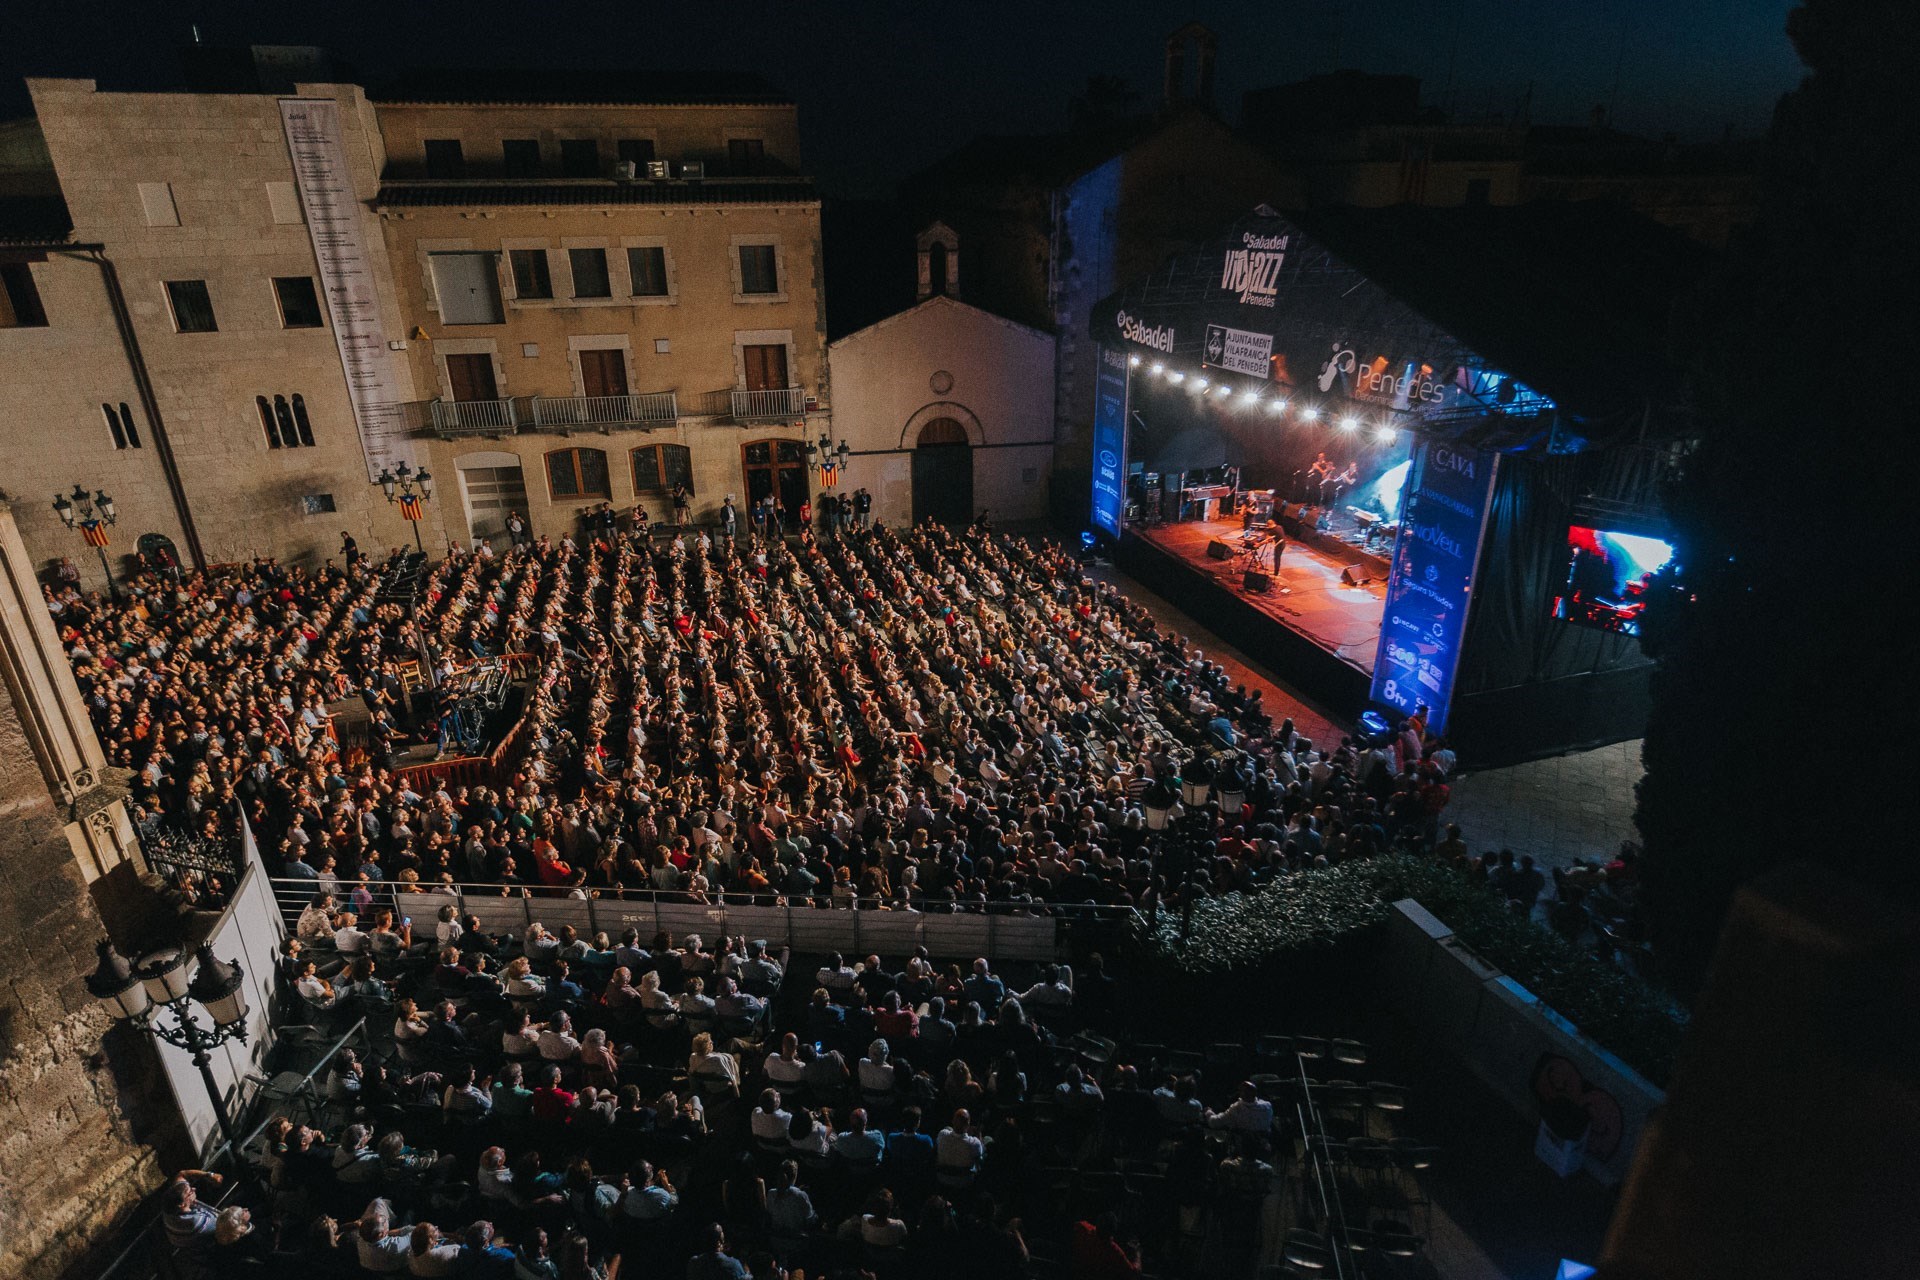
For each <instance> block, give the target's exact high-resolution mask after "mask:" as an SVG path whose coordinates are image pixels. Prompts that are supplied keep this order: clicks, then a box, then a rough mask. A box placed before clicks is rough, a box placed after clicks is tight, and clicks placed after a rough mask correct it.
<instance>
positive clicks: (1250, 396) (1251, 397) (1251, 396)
mask: <svg viewBox="0 0 1920 1280" xmlns="http://www.w3.org/2000/svg"><path fill="white" fill-rule="evenodd" d="M1240 398H1241V399H1242V400H1245V401H1246V402H1247V403H1248V404H1252V403H1253V402H1254V401H1256V400H1258V399H1259V398H1260V393H1259V392H1258V391H1248V392H1247V393H1246V394H1245V395H1244V396H1241V397H1240Z"/></svg>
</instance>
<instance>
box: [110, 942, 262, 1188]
mask: <svg viewBox="0 0 1920 1280" xmlns="http://www.w3.org/2000/svg"><path fill="white" fill-rule="evenodd" d="M96 950H97V951H98V952H99V955H100V964H99V967H98V968H96V969H95V970H94V971H93V973H92V974H91V975H89V976H88V978H87V980H86V982H87V991H88V992H89V993H90V994H91V995H92V996H93V998H94V999H95V1000H97V1001H98V1002H99V1004H100V1007H101V1008H103V1009H105V1010H106V1011H107V1014H108V1016H110V1017H111V1018H113V1020H114V1021H115V1022H118V1023H121V1024H123V1025H126V1026H130V1027H136V1028H138V1029H140V1030H142V1031H146V1032H149V1033H151V1034H152V1035H154V1036H155V1037H157V1038H159V1039H161V1040H164V1041H166V1042H167V1043H168V1044H170V1045H172V1046H174V1047H175V1048H177V1049H184V1050H186V1051H187V1052H189V1053H191V1054H192V1055H193V1065H194V1066H196V1067H198V1068H199V1069H200V1079H201V1080H202V1081H203V1082H205V1084H206V1086H207V1099H208V1101H210V1102H211V1103H212V1104H213V1116H214V1119H215V1120H217V1121H218V1122H219V1124H220V1134H221V1136H222V1137H224V1138H225V1139H226V1140H227V1149H228V1150H229V1151H230V1152H232V1153H233V1158H234V1160H235V1162H236V1163H237V1164H239V1166H240V1167H241V1168H243V1169H244V1168H245V1166H246V1162H245V1161H244V1160H243V1159H242V1158H241V1155H240V1139H239V1137H238V1136H236V1135H235V1133H234V1131H233V1122H232V1121H231V1120H230V1119H228V1117H227V1106H226V1102H225V1100H224V1099H222V1098H221V1096H220V1085H219V1083H218V1082H217V1081H216V1080H215V1079H214V1078H213V1069H212V1062H213V1059H212V1057H211V1051H212V1050H214V1049H217V1048H219V1047H220V1046H221V1045H223V1044H226V1043H227V1042H228V1041H230V1040H238V1041H240V1042H241V1043H243V1044H244V1043H245V1042H246V1039H247V998H246V992H245V990H244V989H243V987H244V980H245V974H244V972H243V971H242V970H241V968H240V962H239V961H238V960H234V961H221V960H217V959H215V958H214V954H213V948H212V947H210V946H208V945H206V944H205V943H202V944H201V946H200V949H199V950H198V951H197V952H196V953H195V954H194V956H193V960H194V961H196V962H197V966H198V967H197V969H196V970H195V972H194V973H193V975H192V978H191V980H189V978H188V973H187V970H188V956H187V953H186V951H184V950H183V949H181V948H179V947H168V948H166V949H164V950H161V951H155V952H153V953H152V954H150V955H147V956H144V957H142V958H141V960H140V963H139V965H138V966H137V967H136V966H134V965H131V964H129V963H128V962H127V958H126V957H125V956H123V955H121V954H120V953H119V952H118V951H115V950H114V949H113V943H111V942H107V941H102V942H101V943H100V944H99V945H98V947H97V948H96ZM196 1001H198V1002H199V1003H200V1004H201V1005H202V1006H203V1007H204V1008H205V1009H206V1012H207V1016H208V1017H209V1018H210V1019H211V1020H212V1023H213V1026H212V1027H211V1028H203V1027H202V1026H201V1025H200V1023H199V1020H198V1019H196V1018H195V1017H194V1015H193V1005H194V1002H196ZM162 1010H165V1011H166V1012H168V1013H170V1014H172V1015H173V1025H172V1026H166V1025H163V1024H162V1023H161V1021H160V1013H161V1011H162Z"/></svg>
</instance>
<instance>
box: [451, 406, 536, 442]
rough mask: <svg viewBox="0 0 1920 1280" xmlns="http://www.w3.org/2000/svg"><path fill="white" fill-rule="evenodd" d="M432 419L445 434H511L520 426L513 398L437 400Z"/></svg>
mask: <svg viewBox="0 0 1920 1280" xmlns="http://www.w3.org/2000/svg"><path fill="white" fill-rule="evenodd" d="M432 422H433V429H434V431H435V432H437V433H438V434H439V435H441V436H442V437H447V436H500V435H511V434H513V433H514V432H516V431H518V430H519V429H520V418H519V415H518V414H517V413H515V412H514V408H513V401H511V400H435V401H434V402H433V411H432Z"/></svg>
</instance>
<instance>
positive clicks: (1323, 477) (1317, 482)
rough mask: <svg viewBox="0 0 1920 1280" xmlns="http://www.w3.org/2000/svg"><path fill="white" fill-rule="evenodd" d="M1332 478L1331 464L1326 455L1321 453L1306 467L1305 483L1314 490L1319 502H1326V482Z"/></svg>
mask: <svg viewBox="0 0 1920 1280" xmlns="http://www.w3.org/2000/svg"><path fill="white" fill-rule="evenodd" d="M1332 479H1333V464H1332V463H1331V462H1328V461H1327V455H1326V454H1324V453H1323V454H1321V455H1320V456H1319V457H1317V458H1315V459H1314V460H1313V465H1312V466H1310V467H1308V468H1307V485H1308V486H1309V487H1310V488H1311V489H1312V490H1313V491H1314V494H1315V496H1316V497H1317V498H1318V499H1319V500H1320V502H1321V503H1323V504H1324V503H1325V502H1326V498H1327V482H1328V481H1330V480H1332Z"/></svg>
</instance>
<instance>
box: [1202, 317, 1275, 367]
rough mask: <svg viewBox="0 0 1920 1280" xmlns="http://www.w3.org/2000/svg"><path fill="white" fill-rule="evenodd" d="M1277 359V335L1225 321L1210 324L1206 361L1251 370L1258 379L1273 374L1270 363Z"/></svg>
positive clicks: (1214, 365) (1214, 364)
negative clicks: (1274, 348) (1230, 324)
mask: <svg viewBox="0 0 1920 1280" xmlns="http://www.w3.org/2000/svg"><path fill="white" fill-rule="evenodd" d="M1272 359H1273V335H1272V334H1270V333H1250V332H1248V331H1247V330H1245V329H1230V328H1228V327H1227V326H1226V325H1223V324H1210V325H1208V326H1207V349H1206V352H1205V353H1204V361H1205V363H1207V364H1210V365H1212V366H1213V367H1214V368H1216V369H1230V370H1232V371H1233V372H1235V373H1250V374H1252V375H1253V376H1254V377H1256V378H1265V377H1269V376H1271V374H1270V372H1269V370H1268V364H1269V363H1270V362H1271V361H1272Z"/></svg>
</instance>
